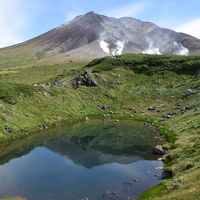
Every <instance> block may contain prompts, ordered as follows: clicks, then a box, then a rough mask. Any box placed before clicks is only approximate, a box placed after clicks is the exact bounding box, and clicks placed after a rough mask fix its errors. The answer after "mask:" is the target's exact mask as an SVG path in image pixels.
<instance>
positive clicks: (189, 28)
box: [175, 18, 200, 39]
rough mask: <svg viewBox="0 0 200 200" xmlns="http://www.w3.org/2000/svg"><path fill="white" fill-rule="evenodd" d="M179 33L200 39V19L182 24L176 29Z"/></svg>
mask: <svg viewBox="0 0 200 200" xmlns="http://www.w3.org/2000/svg"><path fill="white" fill-rule="evenodd" d="M175 30H176V31H178V32H183V33H187V34H189V35H192V36H195V37H197V38H199V39H200V18H197V19H194V20H192V21H190V22H187V23H185V24H182V25H180V26H178V27H177V28H175Z"/></svg>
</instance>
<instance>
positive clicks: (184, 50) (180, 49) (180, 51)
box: [174, 42, 189, 56]
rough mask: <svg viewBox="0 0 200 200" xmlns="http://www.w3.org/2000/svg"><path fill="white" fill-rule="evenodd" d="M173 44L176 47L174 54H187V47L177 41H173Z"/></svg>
mask: <svg viewBox="0 0 200 200" xmlns="http://www.w3.org/2000/svg"><path fill="white" fill-rule="evenodd" d="M174 46H175V47H176V48H177V50H176V52H175V53H174V54H177V55H183V56H184V55H185V56H187V55H188V54H189V49H187V48H186V47H184V46H183V45H182V44H178V43H177V42H174Z"/></svg>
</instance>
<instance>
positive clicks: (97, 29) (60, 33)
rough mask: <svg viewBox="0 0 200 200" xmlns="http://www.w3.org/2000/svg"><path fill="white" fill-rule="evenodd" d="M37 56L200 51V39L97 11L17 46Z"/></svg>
mask: <svg viewBox="0 0 200 200" xmlns="http://www.w3.org/2000/svg"><path fill="white" fill-rule="evenodd" d="M10 48H11V49H12V48H15V49H16V50H19V51H20V52H21V51H22V49H23V50H28V51H29V52H31V54H32V55H34V56H35V58H37V59H39V60H41V59H44V58H49V57H50V58H52V57H53V56H56V57H59V59H61V60H66V59H94V58H97V57H103V56H107V55H113V56H114V55H120V54H125V53H146V54H178V55H189V54H199V53H200V40H199V39H197V38H195V37H192V36H190V35H187V34H184V33H177V32H175V31H173V30H169V29H165V28H161V27H159V26H157V25H155V24H153V23H151V22H144V21H141V20H138V19H135V18H131V17H123V18H113V17H107V16H104V15H99V14H96V13H94V12H89V13H86V14H85V15H80V16H77V17H75V18H74V19H73V20H71V21H69V22H67V23H65V24H63V25H61V26H59V27H57V28H55V29H53V30H51V31H49V32H47V33H45V34H43V35H41V36H38V37H37V38H34V39H32V40H29V41H27V42H24V43H22V44H19V45H15V46H14V47H9V48H8V49H10Z"/></svg>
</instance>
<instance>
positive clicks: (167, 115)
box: [162, 114, 172, 119]
mask: <svg viewBox="0 0 200 200" xmlns="http://www.w3.org/2000/svg"><path fill="white" fill-rule="evenodd" d="M162 118H163V119H171V118H172V116H171V115H170V114H166V115H163V116H162Z"/></svg>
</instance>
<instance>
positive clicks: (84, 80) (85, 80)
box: [72, 71, 97, 88]
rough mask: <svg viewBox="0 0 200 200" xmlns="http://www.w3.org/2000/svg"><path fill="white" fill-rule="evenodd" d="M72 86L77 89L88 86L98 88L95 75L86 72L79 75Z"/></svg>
mask: <svg viewBox="0 0 200 200" xmlns="http://www.w3.org/2000/svg"><path fill="white" fill-rule="evenodd" d="M72 84H73V85H74V86H75V87H77V88H79V87H80V86H87V87H96V86H97V83H96V80H95V77H94V74H92V73H89V72H86V71H85V72H84V73H83V74H79V75H78V76H77V77H76V78H75V79H73V80H72Z"/></svg>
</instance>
